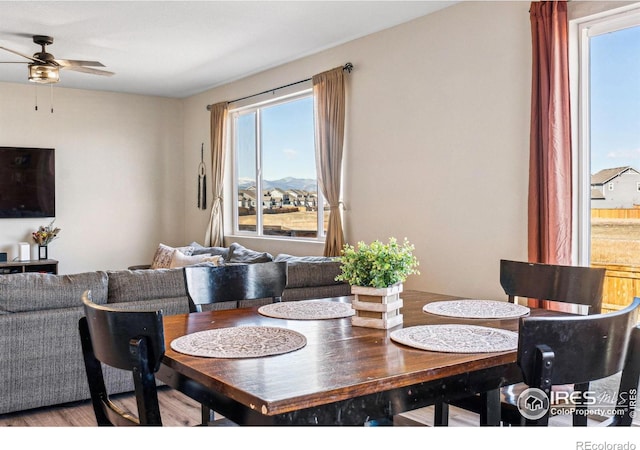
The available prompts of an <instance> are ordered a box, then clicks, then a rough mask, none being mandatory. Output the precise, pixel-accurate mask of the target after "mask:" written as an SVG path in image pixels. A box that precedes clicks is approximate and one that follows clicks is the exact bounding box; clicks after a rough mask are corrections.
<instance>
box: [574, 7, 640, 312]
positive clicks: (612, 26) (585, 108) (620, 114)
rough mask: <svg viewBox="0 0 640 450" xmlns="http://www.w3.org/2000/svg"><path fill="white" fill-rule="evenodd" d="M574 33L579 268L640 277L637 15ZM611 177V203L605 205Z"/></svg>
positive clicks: (631, 10) (586, 25)
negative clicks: (603, 189) (624, 271)
mask: <svg viewBox="0 0 640 450" xmlns="http://www.w3.org/2000/svg"><path fill="white" fill-rule="evenodd" d="M573 31H574V39H575V40H574V42H573V44H574V45H571V47H570V49H571V51H573V52H574V56H575V58H574V61H575V62H576V64H575V65H574V66H573V67H572V74H571V75H572V86H573V87H574V89H573V91H572V97H574V98H577V102H576V103H577V104H578V108H577V109H576V110H574V111H573V115H574V117H573V125H574V126H573V128H574V131H575V134H574V136H575V138H574V142H577V144H578V146H577V152H576V154H575V155H576V157H577V163H578V164H577V167H578V177H577V178H578V180H579V181H578V183H579V189H577V192H578V193H579V194H578V195H579V197H580V198H578V202H577V204H578V207H577V217H578V230H577V238H578V246H577V257H578V263H579V264H581V265H596V266H601V267H609V268H611V266H616V267H620V266H625V267H630V268H634V269H632V270H634V271H635V272H636V275H639V276H640V208H638V206H640V195H639V194H638V193H639V192H640V182H638V181H637V179H638V177H640V174H638V171H640V133H639V132H638V130H639V129H640V82H639V81H638V80H640V9H638V8H637V6H635V7H628V8H626V11H622V10H618V11H615V12H609V13H605V14H600V15H599V16H593V17H592V18H588V19H585V20H578V21H576V22H574V24H573ZM613 177H615V182H613V181H611V182H608V183H607V190H608V191H614V189H615V193H616V195H615V196H613V195H611V196H604V197H603V196H602V194H603V192H601V190H600V189H599V187H600V186H602V183H603V181H604V180H606V179H611V178H613ZM636 275H633V276H629V277H628V278H629V279H631V278H638V276H636ZM607 276H610V275H607ZM622 290H623V289H622V288H620V289H619V291H620V292H622ZM609 301H610V302H611V301H612V299H609ZM623 301H625V302H626V300H623ZM626 303H628V302H626ZM622 304H624V303H622Z"/></svg>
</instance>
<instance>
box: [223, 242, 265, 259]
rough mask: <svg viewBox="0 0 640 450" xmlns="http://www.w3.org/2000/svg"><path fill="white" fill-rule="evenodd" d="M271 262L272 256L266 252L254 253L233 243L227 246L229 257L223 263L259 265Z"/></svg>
mask: <svg viewBox="0 0 640 450" xmlns="http://www.w3.org/2000/svg"><path fill="white" fill-rule="evenodd" d="M270 261H273V256H272V255H271V254H270V253H267V252H256V251H253V250H249V249H248V248H246V247H243V246H242V245H240V244H238V243H236V242H234V243H233V244H231V245H230V246H229V257H228V258H225V262H229V263H248V264H253V263H261V262H270Z"/></svg>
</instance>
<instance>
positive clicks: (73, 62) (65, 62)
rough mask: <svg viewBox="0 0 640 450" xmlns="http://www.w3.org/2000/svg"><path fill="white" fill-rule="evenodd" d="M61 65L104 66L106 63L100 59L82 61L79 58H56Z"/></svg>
mask: <svg viewBox="0 0 640 450" xmlns="http://www.w3.org/2000/svg"><path fill="white" fill-rule="evenodd" d="M54 61H55V62H56V63H58V64H59V65H61V66H67V67H69V66H89V67H104V64H102V63H101V62H98V61H82V60H79V59H56V60H54Z"/></svg>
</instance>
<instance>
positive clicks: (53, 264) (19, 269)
mask: <svg viewBox="0 0 640 450" xmlns="http://www.w3.org/2000/svg"><path fill="white" fill-rule="evenodd" d="M25 272H36V273H52V274H57V273H58V261H56V260H55V259H32V260H29V261H11V262H2V263H0V275H11V274H14V273H25Z"/></svg>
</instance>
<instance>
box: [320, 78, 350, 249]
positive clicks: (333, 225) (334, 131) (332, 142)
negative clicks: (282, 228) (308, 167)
mask: <svg viewBox="0 0 640 450" xmlns="http://www.w3.org/2000/svg"><path fill="white" fill-rule="evenodd" d="M313 96H314V102H315V139H316V166H317V172H318V185H319V188H320V190H321V191H322V194H323V195H324V197H325V199H326V200H327V202H328V203H329V207H330V212H329V224H328V226H327V236H326V241H325V244H324V255H325V256H339V255H340V251H341V250H342V248H343V247H344V233H343V231H342V218H341V216H340V187H341V178H342V150H343V144H344V120H345V88H344V72H343V68H342V67H336V68H335V69H332V70H329V71H327V72H323V73H320V74H317V75H315V76H313Z"/></svg>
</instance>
